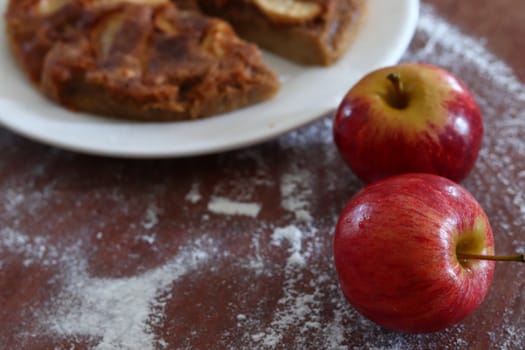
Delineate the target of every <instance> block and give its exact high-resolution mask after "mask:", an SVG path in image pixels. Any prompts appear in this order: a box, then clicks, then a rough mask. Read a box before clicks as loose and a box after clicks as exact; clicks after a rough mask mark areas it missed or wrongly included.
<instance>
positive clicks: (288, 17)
mask: <svg viewBox="0 0 525 350" xmlns="http://www.w3.org/2000/svg"><path fill="white" fill-rule="evenodd" d="M175 1H186V2H187V1H188V0H175ZM195 1H197V2H198V4H199V5H200V7H201V9H202V11H203V12H205V13H207V14H210V15H213V16H217V17H221V18H223V19H225V20H226V21H227V22H229V23H230V24H231V25H232V26H233V27H234V28H235V30H236V31H237V33H238V34H239V35H240V36H241V37H242V38H244V39H246V40H248V41H251V42H254V43H256V44H257V45H259V46H260V47H262V48H264V49H267V50H269V51H271V52H274V53H276V54H278V55H281V56H283V57H285V58H288V59H291V60H293V61H296V62H298V63H301V64H307V65H330V64H332V63H334V62H335V61H336V60H337V59H338V58H339V57H340V56H341V55H342V54H343V53H344V52H346V50H347V49H348V47H349V45H350V44H351V42H352V41H353V38H354V35H355V34H356V32H357V31H358V28H359V27H360V23H361V21H362V19H363V18H364V15H365V10H366V0H194V1H193V2H195Z"/></svg>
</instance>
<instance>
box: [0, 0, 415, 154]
mask: <svg viewBox="0 0 525 350" xmlns="http://www.w3.org/2000/svg"><path fill="white" fill-rule="evenodd" d="M382 1H383V0H370V4H369V5H370V7H372V5H374V4H375V6H380V3H381V2H382ZM396 1H397V2H398V4H402V5H403V6H404V7H405V9H406V11H405V12H404V13H402V15H403V16H404V18H403V19H404V22H403V25H402V26H399V29H400V30H399V32H398V34H397V35H396V37H395V39H396V42H397V43H396V45H393V47H392V49H391V50H390V51H389V52H388V54H385V55H384V57H382V58H381V59H380V60H378V62H376V64H375V66H376V68H379V67H381V66H387V65H393V64H396V63H397V62H398V61H399V60H400V59H401V57H402V55H403V54H404V53H405V51H406V50H407V48H408V46H409V45H410V42H411V40H412V38H413V36H414V34H415V31H416V28H417V21H418V18H419V8H420V1H419V0H396ZM1 2H3V3H4V4H2V6H4V7H5V5H6V4H7V0H0V3H1ZM369 12H370V10H369ZM369 15H370V13H369ZM2 17H3V16H2ZM2 20H3V18H2ZM365 21H366V19H365ZM357 36H358V37H359V33H358V34H357ZM351 50H352V48H350V50H349V54H350V55H351ZM7 54H8V55H10V53H7ZM270 56H271V55H270ZM344 59H345V58H344V57H343V58H342V60H344ZM11 64H13V65H15V66H16V63H15V62H14V61H13V60H12V59H11ZM16 68H17V69H18V67H16ZM304 69H305V70H307V69H312V68H310V67H306V68H304ZM318 69H319V68H318ZM320 69H324V68H320ZM362 74H363V73H360V75H362ZM20 77H22V78H24V79H25V76H23V75H22V74H20ZM27 84H29V85H30V83H29V82H28V81H27ZM31 88H33V89H34V87H33V86H31ZM34 90H36V89H34ZM37 93H39V92H38V91H37ZM2 97H3V96H0V100H2ZM338 98H339V99H340V97H338ZM271 101H272V100H270V101H268V102H263V103H260V104H258V105H257V107H258V108H263V107H264V106H265V104H268V103H270V102H271ZM1 102H3V104H0V106H1V107H4V108H0V126H2V127H4V128H6V129H8V130H10V131H12V132H14V133H16V134H18V135H21V136H24V137H26V138H29V139H31V140H34V141H37V142H40V143H43V144H47V145H50V146H53V147H58V148H61V149H65V150H69V151H73V152H78V153H83V154H90V155H98V156H111V157H119V158H145V159H146V158H177V157H189V156H199V155H206V154H216V153H221V152H226V151H230V150H235V149H240V148H243V147H248V146H253V145H256V144H260V143H263V142H266V141H268V140H271V139H274V138H277V137H279V136H281V135H283V134H286V133H288V132H290V131H292V130H294V129H297V128H300V127H302V126H304V125H307V124H310V123H313V122H315V121H316V120H318V119H320V118H322V117H324V116H326V115H327V113H330V111H332V110H334V109H335V108H336V107H337V104H334V103H333V101H332V102H331V103H328V102H326V101H324V102H323V103H320V104H321V105H322V106H320V107H319V108H318V111H317V112H315V113H312V114H311V115H308V116H307V117H303V118H300V119H298V120H297V118H295V119H293V120H292V122H286V119H285V118H283V119H285V120H283V122H282V123H280V124H279V125H268V126H267V127H265V128H262V129H260V130H256V131H253V132H252V133H251V134H250V137H237V138H235V139H232V140H230V141H229V142H222V143H219V144H217V143H215V144H213V143H211V144H207V143H206V142H202V141H201V142H200V143H195V144H193V145H191V144H190V147H188V146H187V145H185V146H184V147H180V145H179V147H177V145H176V143H171V144H170V145H164V146H166V147H163V148H159V149H155V148H151V149H150V148H147V147H139V148H135V149H132V148H130V147H129V146H128V147H119V146H115V144H113V145H111V144H108V143H107V142H106V144H105V145H101V144H100V143H98V142H96V141H97V140H95V141H94V142H91V143H88V144H84V143H82V142H76V140H74V139H73V140H71V139H69V140H68V139H67V137H65V136H64V135H63V136H62V137H60V136H59V135H56V132H55V133H53V132H51V133H49V132H47V133H45V132H42V128H39V127H38V126H33V127H28V126H27V123H26V124H24V123H17V122H15V121H13V120H16V118H9V116H6V115H5V113H7V114H9V110H10V109H9V108H5V107H6V106H5V105H6V102H7V105H8V104H9V103H8V102H9V101H5V99H3V101H0V103H1ZM47 103H49V104H52V105H54V102H51V101H47ZM55 107H56V108H58V109H60V110H62V111H63V108H62V107H60V106H58V105H55ZM16 109H17V108H15V110H16ZM5 110H7V112H5ZM247 111H250V109H249V108H247V109H241V110H238V111H234V112H232V113H227V114H224V115H218V116H213V117H210V118H206V119H202V120H197V121H186V122H134V121H125V120H112V119H110V120H108V119H107V118H103V117H100V116H94V115H90V114H87V113H77V112H71V111H67V112H68V113H71V114H73V115H74V116H75V117H79V116H80V117H81V118H82V117H83V118H89V120H90V121H91V122H93V120H96V119H98V120H101V121H103V122H101V123H94V125H96V126H98V127H99V129H100V128H101V127H102V128H103V127H104V125H106V126H108V125H111V126H115V125H117V127H119V128H122V127H123V128H122V130H121V131H123V132H124V131H126V129H127V128H132V129H135V128H137V127H138V128H140V129H142V131H143V132H144V133H146V132H148V129H152V128H153V129H155V128H159V127H160V128H162V129H164V128H166V127H167V128H173V127H175V128H178V129H181V128H186V127H189V128H190V129H192V128H198V127H199V125H201V124H204V125H207V124H208V125H210V126H212V127H213V126H214V124H217V123H219V124H221V123H220V121H221V120H222V121H223V123H224V122H227V120H228V115H234V114H235V115H238V114H241V115H242V113H245V112H247ZM221 118H222V119H221ZM41 119H42V121H43V122H45V123H50V121H49V120H48V121H47V122H46V121H45V117H42V118H41ZM263 119H264V118H263ZM108 121H111V122H114V123H113V124H108V123H107V122H108ZM48 125H49V124H48ZM183 125H184V127H182V126H183ZM55 126H56V125H55ZM73 128H74V127H73ZM44 130H45V127H44ZM48 130H49V129H48ZM98 141H100V140H98ZM143 143H144V142H143ZM168 146H169V147H168ZM174 146H175V147H174Z"/></svg>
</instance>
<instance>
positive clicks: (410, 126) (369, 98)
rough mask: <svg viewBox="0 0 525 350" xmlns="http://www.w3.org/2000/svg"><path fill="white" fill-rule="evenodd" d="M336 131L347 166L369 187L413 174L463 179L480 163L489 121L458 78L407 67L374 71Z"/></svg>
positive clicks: (344, 108)
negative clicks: (402, 175)
mask: <svg viewBox="0 0 525 350" xmlns="http://www.w3.org/2000/svg"><path fill="white" fill-rule="evenodd" d="M333 131H334V141H335V144H336V145H337V148H338V150H339V152H340V153H341V155H342V157H343V159H344V161H345V162H346V163H347V164H348V165H349V166H350V168H351V169H352V170H353V171H354V173H355V174H356V175H357V176H358V177H359V178H360V179H362V180H363V181H365V182H370V181H373V180H378V179H380V178H384V177H386V176H389V175H394V174H400V173H412V172H424V173H432V174H437V175H441V176H444V177H447V178H449V179H451V180H453V181H457V182H459V181H461V180H462V179H463V178H465V177H466V176H467V174H468V173H469V172H470V170H471V169H472V167H473V166H474V163H475V161H476V158H477V156H478V152H479V149H480V147H481V141H482V135H483V122H482V118H481V114H480V111H479V108H478V106H477V104H476V102H475V100H474V98H473V97H472V95H471V93H470V92H469V91H468V89H467V88H466V86H465V85H464V84H463V83H462V82H461V81H460V80H459V79H458V78H456V77H454V76H453V75H452V74H451V73H449V72H447V71H445V70H444V69H441V68H438V67H435V66H431V65H428V64H420V63H406V64H399V65H396V66H392V67H387V68H383V69H379V70H376V71H374V72H371V73H369V74H368V75H366V76H365V77H364V78H363V79H361V80H360V81H359V82H358V83H357V84H356V85H354V86H353V87H352V88H351V89H350V91H349V92H348V93H347V94H346V96H345V97H344V98H343V100H342V102H341V104H340V106H339V108H338V110H337V113H336V116H335V120H334V125H333Z"/></svg>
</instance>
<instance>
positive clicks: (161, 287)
mask: <svg viewBox="0 0 525 350" xmlns="http://www.w3.org/2000/svg"><path fill="white" fill-rule="evenodd" d="M215 253H216V248H214V247H213V244H210V242H209V241H206V240H205V239H203V238H200V239H199V240H197V241H196V242H195V244H193V245H191V246H187V247H182V248H181V249H180V251H179V253H178V254H177V255H176V256H175V257H173V258H172V259H171V260H170V261H168V262H167V263H166V264H165V265H162V266H160V267H158V268H156V269H153V270H151V271H147V272H145V273H143V274H141V275H138V276H134V277H128V278H98V277H92V276H89V274H88V273H87V266H86V262H85V261H84V260H82V259H79V257H78V256H76V257H73V258H71V259H72V260H73V261H72V264H71V265H70V266H69V270H68V271H67V272H66V286H65V287H64V290H63V292H62V293H61V294H60V295H58V296H57V297H56V298H55V300H53V301H52V302H51V304H52V305H53V309H54V310H51V311H50V312H49V316H48V317H46V318H45V320H44V322H43V324H45V325H46V326H47V327H49V329H50V331H51V332H53V333H55V334H56V335H58V336H60V337H66V336H87V337H90V338H94V339H99V340H97V344H96V346H95V347H94V349H95V350H105V349H143V350H150V349H151V350H153V349H156V348H157V346H156V345H162V344H161V342H162V341H163V340H162V339H160V340H159V339H156V337H155V335H154V334H153V332H152V330H151V329H152V326H154V325H155V322H154V321H157V322H161V321H163V318H162V316H156V317H153V314H154V313H155V314H157V315H162V310H163V309H164V306H165V303H166V302H167V300H163V298H162V295H163V294H164V293H166V292H167V291H169V288H170V287H171V286H172V285H173V284H174V283H175V282H176V281H177V280H178V279H179V278H181V277H183V276H185V275H186V274H188V273H194V271H195V269H197V268H198V267H199V266H200V265H202V264H204V263H205V262H206V261H207V260H208V259H209V258H210V255H213V254H215ZM152 321H153V322H152Z"/></svg>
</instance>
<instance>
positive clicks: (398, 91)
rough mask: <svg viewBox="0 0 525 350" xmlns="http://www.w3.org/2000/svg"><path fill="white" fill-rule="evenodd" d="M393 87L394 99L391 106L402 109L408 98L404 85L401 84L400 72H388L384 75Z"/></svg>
mask: <svg viewBox="0 0 525 350" xmlns="http://www.w3.org/2000/svg"><path fill="white" fill-rule="evenodd" d="M386 78H387V79H388V80H389V81H390V82H391V83H392V86H393V87H394V93H395V99H394V101H392V102H393V106H394V107H396V108H399V109H403V108H405V107H406V106H407V104H408V98H407V95H406V93H405V87H404V86H403V81H401V74H399V73H390V74H388V75H387V77H386Z"/></svg>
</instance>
